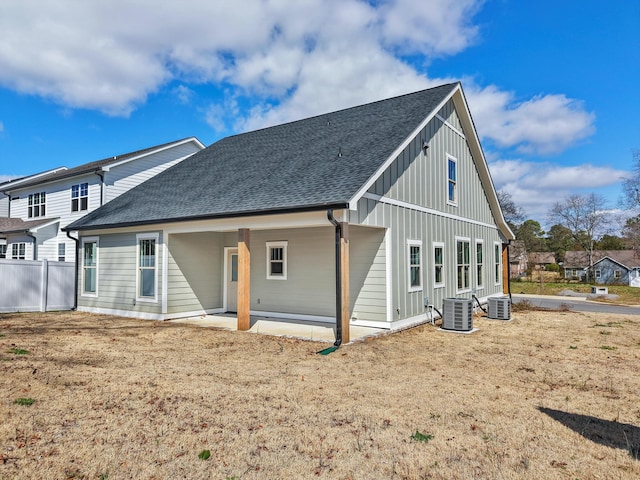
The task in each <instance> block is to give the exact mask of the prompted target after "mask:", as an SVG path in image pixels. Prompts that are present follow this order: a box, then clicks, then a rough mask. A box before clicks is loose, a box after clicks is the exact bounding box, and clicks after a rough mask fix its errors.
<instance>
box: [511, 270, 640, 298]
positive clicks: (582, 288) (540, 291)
mask: <svg viewBox="0 0 640 480" xmlns="http://www.w3.org/2000/svg"><path fill="white" fill-rule="evenodd" d="M534 275H537V273H536V274H534ZM554 275H555V274H554ZM594 285H595V284H594ZM601 286H604V287H607V288H608V289H609V293H610V294H614V295H618V296H619V298H618V299H616V300H615V301H608V303H617V304H624V305H640V288H637V287H628V286H625V285H601ZM563 290H573V291H574V292H579V293H584V294H590V293H591V284H587V283H577V282H562V281H557V280H549V279H544V278H543V279H542V282H540V281H538V280H536V281H517V280H513V279H512V280H511V292H512V293H525V294H531V295H557V294H558V293H560V292H561V291H563Z"/></svg>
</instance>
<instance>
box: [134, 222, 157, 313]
mask: <svg viewBox="0 0 640 480" xmlns="http://www.w3.org/2000/svg"><path fill="white" fill-rule="evenodd" d="M136 240H137V243H138V246H137V255H136V257H137V258H138V266H137V300H138V301H143V302H144V301H146V302H154V301H156V300H157V297H158V255H157V246H158V234H157V233H151V234H149V233H143V234H139V235H136Z"/></svg>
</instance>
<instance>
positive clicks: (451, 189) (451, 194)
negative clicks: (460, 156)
mask: <svg viewBox="0 0 640 480" xmlns="http://www.w3.org/2000/svg"><path fill="white" fill-rule="evenodd" d="M447 203H448V204H450V205H457V204H458V160H457V159H456V158H455V157H452V156H451V155H449V154H447Z"/></svg>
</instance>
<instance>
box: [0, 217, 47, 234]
mask: <svg viewBox="0 0 640 480" xmlns="http://www.w3.org/2000/svg"><path fill="white" fill-rule="evenodd" d="M56 220H58V219H57V218H39V219H37V220H22V219H21V218H7V217H0V234H7V233H19V232H26V231H28V230H29V229H30V228H33V227H39V226H40V225H44V224H45V223H49V222H52V221H56Z"/></svg>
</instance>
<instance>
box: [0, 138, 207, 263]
mask: <svg viewBox="0 0 640 480" xmlns="http://www.w3.org/2000/svg"><path fill="white" fill-rule="evenodd" d="M203 148H204V145H203V144H202V143H200V141H199V140H198V139H196V138H194V137H191V138H185V139H182V140H177V141H174V142H170V143H166V144H163V145H157V146H154V147H150V148H146V149H144V150H138V151H135V152H131V153H126V154H123V155H117V156H115V157H109V158H106V159H104V160H98V161H95V162H90V163H86V164H83V165H80V166H77V167H74V168H66V167H59V168H56V169H52V170H48V171H45V172H41V173H37V174H34V175H30V176H28V177H23V178H18V179H14V180H10V181H8V182H4V183H1V184H0V194H1V195H0V214H1V215H0V258H11V259H17V260H44V259H46V260H50V261H67V262H74V261H75V257H76V249H75V242H74V240H72V239H70V238H69V237H68V236H67V235H66V234H65V233H64V232H63V231H62V228H63V227H64V226H66V225H67V224H69V223H71V222H73V221H75V220H78V219H79V218H81V217H83V216H84V215H86V214H87V213H90V212H92V211H93V210H95V209H97V208H99V207H100V206H102V205H104V204H105V203H107V202H109V201H110V200H113V199H114V198H116V197H118V196H119V195H122V194H123V193H125V192H127V191H128V190H130V189H131V188H133V187H135V186H136V185H139V184H140V183H142V182H144V181H145V180H148V179H149V178H151V177H153V176H154V175H157V174H158V173H160V172H162V171H164V170H166V169H167V168H169V167H171V166H172V165H175V164H176V163H178V162H181V161H182V160H184V159H185V158H187V157H189V156H191V155H193V154H194V153H196V152H198V151H200V150H202V149H203Z"/></svg>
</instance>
